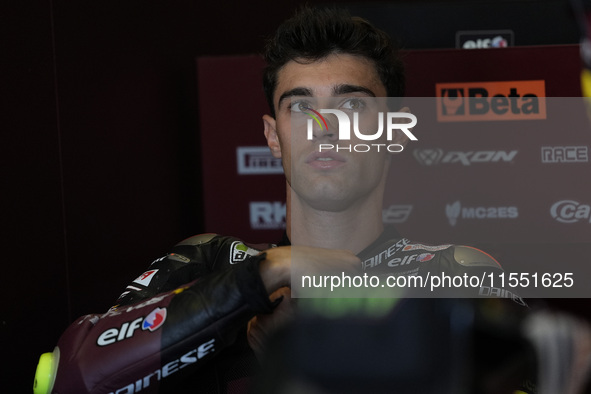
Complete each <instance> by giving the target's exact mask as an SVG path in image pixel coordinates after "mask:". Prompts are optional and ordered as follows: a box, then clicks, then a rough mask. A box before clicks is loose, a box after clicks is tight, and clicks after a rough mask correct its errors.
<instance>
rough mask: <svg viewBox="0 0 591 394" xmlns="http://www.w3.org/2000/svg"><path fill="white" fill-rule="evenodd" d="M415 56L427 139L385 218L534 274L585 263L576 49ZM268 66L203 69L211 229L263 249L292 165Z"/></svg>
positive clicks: (408, 157) (396, 165) (252, 60)
mask: <svg viewBox="0 0 591 394" xmlns="http://www.w3.org/2000/svg"><path fill="white" fill-rule="evenodd" d="M405 59H406V66H407V72H408V87H407V97H409V98H408V99H407V105H408V106H409V107H410V108H411V112H412V113H413V114H415V115H416V116H417V118H418V124H417V126H416V128H415V129H414V131H413V133H414V134H415V135H416V136H417V137H418V139H419V141H417V142H411V143H409V144H408V146H407V147H406V149H405V150H404V151H403V152H402V153H400V154H397V155H396V156H395V158H394V160H393V165H392V169H391V172H390V185H392V187H390V188H389V189H388V191H387V195H386V201H385V204H384V207H383V208H384V221H385V222H387V223H392V224H394V225H396V227H397V228H398V229H399V230H400V232H401V233H402V234H403V235H405V236H407V237H409V238H411V239H415V240H419V241H422V242H428V243H468V244H472V245H476V246H481V247H483V248H486V249H487V250H488V251H490V252H491V253H492V254H493V255H494V256H495V257H497V258H498V259H499V260H500V261H501V262H502V263H503V265H505V267H507V266H508V267H509V268H513V267H516V269H518V268H521V269H524V270H526V271H531V266H532V264H533V263H534V262H536V261H538V260H540V259H545V260H546V261H552V262H553V263H551V264H556V265H560V263H561V262H562V261H565V260H580V259H581V256H583V255H585V254H587V250H588V249H589V248H588V244H587V243H588V241H589V240H591V188H590V187H589V186H588V183H587V178H588V177H589V176H590V174H591V164H590V163H589V148H590V147H591V130H590V128H589V119H588V117H587V114H586V111H585V106H584V103H583V99H582V98H579V96H580V95H581V91H580V85H579V73H580V60H579V59H580V58H579V49H578V46H576V45H564V46H549V47H543V46H540V47H512V48H511V47H509V48H499V49H497V48H494V49H483V50H462V49H450V50H428V51H408V52H406V54H405ZM262 67H263V62H262V60H261V59H260V58H259V57H257V56H251V57H224V58H211V57H208V58H200V59H198V61H197V74H198V83H199V91H200V96H199V102H200V121H201V130H202V141H201V147H202V154H203V163H204V165H203V178H204V185H203V186H204V188H203V189H204V193H205V194H204V206H205V227H206V228H207V229H208V230H209V231H212V232H218V233H227V234H235V235H238V236H240V237H243V238H244V239H245V240H248V241H252V242H263V241H277V240H279V239H280V237H281V233H282V231H283V228H284V226H285V204H284V201H285V182H284V179H283V175H282V169H281V163H280V161H278V160H276V159H274V158H273V157H272V156H271V155H270V153H269V152H268V150H267V149H266V148H265V140H264V136H263V127H262V121H261V116H262V114H264V113H268V109H267V105H266V102H265V100H264V96H263V94H262V88H261V87H260V80H261V70H262ZM219 75H224V78H217V77H216V76H219ZM243 97H246V98H243ZM418 97H422V98H423V99H417V98H418ZM425 97H431V99H425ZM433 97H434V98H433ZM426 100H428V101H426ZM426 103H427V104H426ZM524 267H525V268H524Z"/></svg>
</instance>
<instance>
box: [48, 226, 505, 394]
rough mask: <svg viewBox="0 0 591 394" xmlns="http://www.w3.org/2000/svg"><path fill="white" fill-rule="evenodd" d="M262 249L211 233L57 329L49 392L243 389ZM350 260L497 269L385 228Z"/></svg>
mask: <svg viewBox="0 0 591 394" xmlns="http://www.w3.org/2000/svg"><path fill="white" fill-rule="evenodd" d="M270 247H273V245H270V244H269V245H258V246H252V245H247V244H245V243H243V242H242V241H240V240H238V239H236V238H233V237H226V236H218V235H213V234H204V235H199V236H195V237H192V238H189V239H187V240H185V241H183V242H181V243H179V244H178V245H176V246H175V247H174V248H173V249H172V251H171V252H170V253H168V254H167V255H166V256H164V257H162V258H160V259H157V260H156V261H154V262H153V263H152V264H151V265H150V267H149V268H148V270H147V271H146V272H144V273H142V274H141V275H140V276H139V277H138V278H137V279H135V280H134V281H133V282H132V283H131V284H130V285H129V286H128V287H127V288H126V289H125V292H124V293H123V294H121V296H120V298H119V299H118V302H117V305H116V306H114V307H112V308H111V309H110V310H109V311H108V312H106V313H104V314H93V315H87V316H83V317H81V318H80V319H78V320H77V321H75V322H74V323H73V324H72V325H71V326H70V327H69V328H68V329H67V330H66V332H65V333H64V334H63V335H62V337H61V338H60V340H59V342H58V345H57V349H59V365H58V369H57V378H56V381H55V385H54V388H53V392H54V393H62V394H65V393H77V394H78V393H96V394H98V393H116V394H117V393H118V394H122V393H125V394H129V393H148V392H174V393H181V392H182V393H185V392H186V393H191V392H195V393H197V392H199V393H245V392H247V391H248V382H249V380H248V377H249V376H250V375H252V374H253V373H255V372H256V367H257V365H258V364H257V363H256V360H255V358H254V355H253V352H252V351H251V350H250V349H249V347H248V345H247V341H246V329H245V327H246V324H247V322H248V321H249V320H250V319H251V318H252V317H254V316H255V315H257V314H262V313H271V312H272V311H273V308H274V305H273V303H271V302H270V301H269V298H268V295H267V293H266V290H265V288H264V285H263V283H262V280H261V278H260V275H259V262H260V261H262V259H264V258H265V255H264V253H263V254H260V251H263V250H265V249H268V248H270ZM359 257H360V259H361V261H362V264H363V268H364V269H365V270H366V271H367V272H375V273H376V274H378V273H379V274H384V273H388V274H390V275H398V274H399V275H409V274H413V273H418V274H421V275H425V273H427V272H432V273H433V274H434V273H439V272H441V271H446V272H448V273H450V274H451V273H454V272H465V271H466V270H471V269H473V268H478V269H482V268H485V269H487V270H493V271H494V270H500V267H499V266H498V264H497V263H496V261H494V259H492V258H491V257H490V256H488V255H487V254H485V253H483V252H480V251H478V250H476V249H473V248H468V247H460V246H453V245H440V246H429V245H423V244H419V243H413V242H411V241H409V240H407V239H404V238H401V237H400V236H399V235H398V234H397V233H396V231H395V230H394V229H393V228H387V229H386V230H385V231H384V233H383V234H382V235H381V236H380V237H379V238H378V239H377V240H376V241H375V242H374V243H372V245H370V246H368V247H367V248H366V249H365V250H364V251H363V252H361V253H360V254H359ZM485 295H487V294H485ZM57 349H56V351H55V352H54V353H57V351H58V350H57Z"/></svg>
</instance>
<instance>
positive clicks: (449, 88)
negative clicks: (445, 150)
mask: <svg viewBox="0 0 591 394" xmlns="http://www.w3.org/2000/svg"><path fill="white" fill-rule="evenodd" d="M436 90H437V97H440V99H438V100H437V120H438V121H440V122H465V121H495V120H534V119H546V101H545V97H544V96H545V95H546V90H545V84H544V81H543V80H539V81H504V82H470V83H438V84H436Z"/></svg>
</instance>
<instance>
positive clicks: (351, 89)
mask: <svg viewBox="0 0 591 394" xmlns="http://www.w3.org/2000/svg"><path fill="white" fill-rule="evenodd" d="M332 92H333V94H334V95H335V96H342V95H345V94H349V93H365V94H367V95H369V96H371V97H376V94H375V93H374V92H373V91H371V90H370V89H368V88H366V87H363V86H357V85H348V84H341V85H336V86H335V87H334V88H333V89H332Z"/></svg>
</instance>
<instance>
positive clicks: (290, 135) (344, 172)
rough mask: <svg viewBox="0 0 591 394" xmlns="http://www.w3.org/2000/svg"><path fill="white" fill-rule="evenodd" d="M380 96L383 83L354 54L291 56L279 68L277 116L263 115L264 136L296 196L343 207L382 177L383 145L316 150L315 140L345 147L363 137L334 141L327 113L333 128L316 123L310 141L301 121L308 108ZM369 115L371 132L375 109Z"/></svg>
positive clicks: (351, 104)
mask: <svg viewBox="0 0 591 394" xmlns="http://www.w3.org/2000/svg"><path fill="white" fill-rule="evenodd" d="M385 96H386V88H385V87H384V85H383V84H382V82H381V81H380V79H379V77H378V74H377V71H376V68H375V66H374V65H373V63H372V62H371V61H369V60H367V59H365V58H362V57H359V56H353V55H347V54H333V55H329V56H328V57H326V58H323V59H321V60H319V61H315V62H312V63H297V62H295V61H291V62H289V63H287V64H286V65H285V66H284V67H283V68H281V69H280V71H279V73H278V75H277V87H276V90H275V95H274V99H273V100H274V105H275V109H276V111H275V112H276V118H275V119H273V118H272V117H270V116H268V115H265V117H264V118H263V119H264V123H265V136H266V137H267V142H268V144H269V147H270V148H271V151H272V153H273V155H274V156H275V157H280V158H282V160H283V167H284V169H285V175H286V178H287V182H288V183H289V185H290V186H291V188H292V190H293V191H294V192H295V193H296V194H297V195H298V196H299V197H300V198H302V199H303V200H305V201H306V202H307V203H308V204H310V205H312V206H313V207H315V208H317V209H322V210H329V211H337V210H342V209H345V208H346V207H347V206H349V205H350V204H351V203H352V202H354V201H355V200H357V199H359V198H360V197H361V196H364V195H367V194H368V193H371V192H372V191H374V190H375V189H376V187H377V186H378V185H379V184H380V182H382V181H383V178H384V176H385V173H386V168H387V164H388V163H387V162H388V161H387V154H386V153H385V152H384V150H382V152H381V153H377V152H376V153H374V152H368V153H355V152H349V151H347V150H339V151H338V152H337V151H336V150H334V149H333V150H330V151H329V150H328V149H323V150H322V152H319V151H320V149H319V146H320V144H333V145H337V144H339V145H347V146H349V145H350V144H355V143H359V142H361V143H367V142H368V141H359V140H355V139H352V140H347V141H338V140H337V134H338V133H334V131H335V130H337V128H335V127H336V117H334V116H332V115H325V118H326V120H327V122H328V123H329V124H328V130H333V132H332V133H327V132H324V133H323V132H321V130H320V128H319V126H318V125H315V126H314V138H313V139H311V140H310V139H308V138H307V132H306V127H305V125H306V120H307V119H309V118H310V117H309V116H308V115H307V114H306V112H307V111H306V109H307V108H308V107H310V108H313V109H315V110H319V109H342V110H351V109H353V110H354V109H355V108H358V107H360V106H361V105H363V104H362V103H363V102H364V100H365V101H367V102H369V101H374V102H375V100H372V98H374V97H385ZM385 110H387V109H385ZM368 118H371V119H373V120H372V121H371V122H373V123H375V124H369V125H367V126H368V130H372V131H373V132H375V131H376V130H377V127H378V126H377V123H378V118H377V113H376V116H372V117H368ZM351 121H352V119H351ZM296 125H297V126H296ZM374 142H375V141H374ZM380 194H381V193H380ZM380 197H381V196H380Z"/></svg>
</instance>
